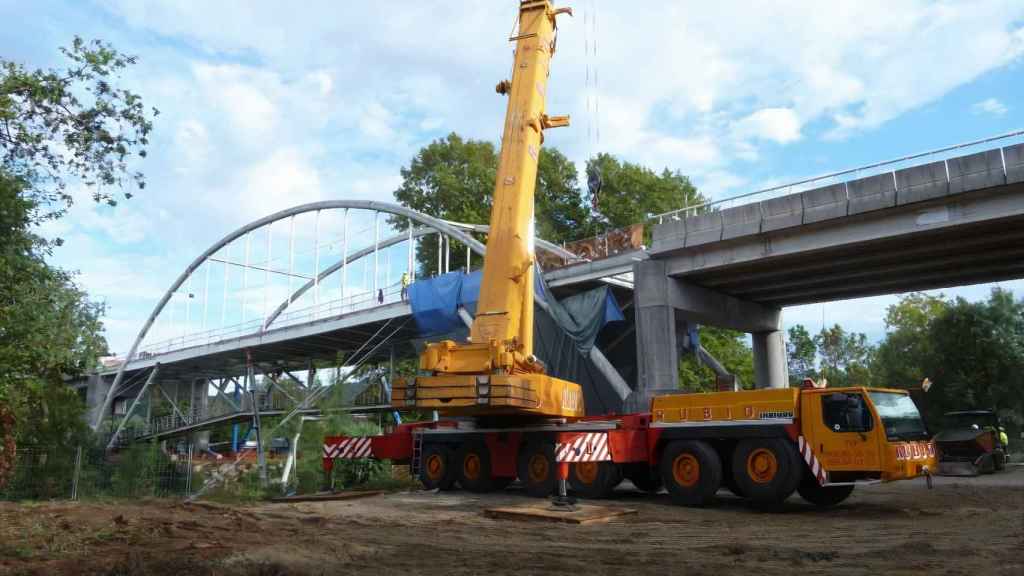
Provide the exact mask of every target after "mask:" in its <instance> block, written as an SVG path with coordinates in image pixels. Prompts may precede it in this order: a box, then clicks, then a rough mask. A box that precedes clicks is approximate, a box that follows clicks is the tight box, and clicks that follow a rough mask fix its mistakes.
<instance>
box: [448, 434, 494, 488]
mask: <svg viewBox="0 0 1024 576" xmlns="http://www.w3.org/2000/svg"><path fill="white" fill-rule="evenodd" d="M453 468H455V475H456V478H458V479H459V485H460V486H462V488H463V489H465V490H469V491H470V492H490V491H491V490H493V489H494V478H492V477H491V451H490V450H488V449H487V445H486V444H484V443H483V442H477V441H469V442H465V443H463V444H462V446H460V447H459V449H458V450H457V451H456V452H455V461H454V465H453Z"/></svg>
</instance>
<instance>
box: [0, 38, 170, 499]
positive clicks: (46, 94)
mask: <svg viewBox="0 0 1024 576" xmlns="http://www.w3.org/2000/svg"><path fill="white" fill-rule="evenodd" d="M61 52H62V53H63V54H64V55H65V56H66V57H67V59H68V60H69V64H68V67H67V68H65V69H62V70H45V71H44V70H31V71H30V70H28V69H26V68H25V67H24V66H23V65H21V64H18V63H14V62H9V61H6V60H2V59H0V367H2V370H0V423H2V426H0V427H2V428H3V429H4V430H0V445H2V446H3V448H2V449H0V477H2V476H3V475H4V471H5V470H7V471H9V470H10V465H11V463H12V462H13V460H12V458H13V456H14V449H13V446H14V444H13V437H14V436H17V437H18V438H19V439H21V440H26V441H30V442H43V443H59V444H63V443H68V442H70V441H71V440H73V439H78V440H80V441H81V440H82V439H83V438H82V434H84V433H85V432H84V426H85V423H84V420H83V419H82V416H83V412H84V406H83V405H82V403H81V402H80V401H79V399H78V398H77V395H76V394H75V393H74V392H73V391H71V390H69V389H67V388H65V387H64V378H65V377H68V376H75V375H78V374H81V373H83V372H85V371H87V370H89V369H92V368H93V367H94V366H95V362H96V358H97V356H99V355H100V354H103V353H105V352H106V342H105V341H104V339H103V336H102V324H101V323H100V320H99V318H100V316H101V315H102V307H101V306H100V305H98V304H96V303H93V302H91V301H90V300H89V299H88V297H87V295H86V294H85V293H84V292H83V291H82V290H81V289H79V288H78V287H77V286H76V285H75V283H74V279H73V276H72V274H70V273H68V272H65V271H63V270H60V269H58V268H54V267H51V266H50V265H48V264H47V262H46V259H45V258H46V256H48V255H49V254H50V253H51V251H52V250H53V249H54V248H55V247H56V246H57V245H59V244H60V242H59V241H55V242H50V241H47V240H45V239H43V238H40V237H39V236H37V235H35V234H33V233H32V227H33V226H34V225H35V224H38V223H39V222H40V221H41V220H44V219H52V218H59V217H60V216H62V215H63V214H64V213H65V212H66V210H67V208H68V206H70V205H71V201H72V196H71V194H69V193H68V192H67V185H68V182H69V181H74V182H78V183H81V184H82V185H84V186H88V187H90V188H91V189H92V195H93V199H94V200H95V201H97V202H106V203H108V204H114V203H115V202H116V200H115V197H114V194H113V193H112V192H111V191H110V189H109V187H111V186H115V185H117V186H127V185H128V184H129V183H131V184H134V185H135V186H137V187H139V188H142V187H143V186H144V184H145V180H144V177H143V175H142V174H141V173H140V172H133V171H132V169H131V162H130V158H131V157H132V156H135V155H138V156H139V157H144V156H145V155H146V146H147V145H148V136H149V133H150V131H151V130H152V119H151V118H152V117H153V116H155V115H156V114H158V112H157V111H156V109H153V110H152V111H151V113H149V112H147V111H146V110H145V108H144V106H143V104H142V100H141V98H140V97H139V96H138V95H136V94H134V93H133V92H131V91H129V90H126V89H123V88H119V87H117V85H116V81H117V80H118V74H119V73H120V72H121V71H122V70H124V69H125V68H127V67H128V66H129V65H131V64H134V63H135V58H134V57H131V56H126V55H124V54H121V53H120V52H118V51H116V50H114V49H113V48H112V47H111V46H110V45H109V44H106V43H104V42H100V41H98V40H97V41H92V42H85V41H83V40H82V39H80V38H75V40H74V42H73V43H72V46H71V47H70V48H62V49H61ZM124 195H125V197H130V196H131V194H130V192H125V193H124ZM29 415H31V417H28V416H29ZM12 429H13V434H12ZM0 481H2V478H0Z"/></svg>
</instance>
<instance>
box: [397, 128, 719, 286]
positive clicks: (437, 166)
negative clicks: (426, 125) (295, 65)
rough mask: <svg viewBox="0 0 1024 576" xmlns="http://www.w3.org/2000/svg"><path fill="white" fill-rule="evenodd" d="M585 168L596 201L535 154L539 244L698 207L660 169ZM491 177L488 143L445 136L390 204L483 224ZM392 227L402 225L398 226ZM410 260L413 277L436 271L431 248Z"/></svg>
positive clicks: (606, 161)
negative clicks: (416, 267) (596, 184)
mask: <svg viewBox="0 0 1024 576" xmlns="http://www.w3.org/2000/svg"><path fill="white" fill-rule="evenodd" d="M588 169H590V170H596V171H597V172H598V173H600V174H601V178H602V182H603V184H602V186H601V189H600V192H599V193H598V194H597V196H596V201H595V197H594V196H593V195H592V194H591V193H590V192H587V193H586V194H585V193H584V192H583V191H582V189H581V187H580V182H579V174H578V171H577V169H576V165H575V164H574V163H573V162H571V161H570V160H569V159H568V158H566V157H565V155H564V154H562V153H561V152H559V151H558V150H557V149H556V148H553V147H550V146H547V147H544V148H542V149H541V152H540V157H539V158H538V165H537V189H536V197H535V203H536V210H535V213H536V231H537V235H538V236H539V237H541V238H543V239H545V240H548V241H550V242H554V243H561V242H570V241H573V240H579V239H582V238H588V237H591V236H595V235H597V234H599V233H601V232H604V231H605V230H608V229H610V228H619V227H623V226H627V225H630V224H636V223H638V222H643V221H644V219H645V218H647V217H648V216H650V215H652V214H656V213H660V212H665V211H668V210H672V209H675V208H679V207H681V206H684V205H693V204H696V203H699V202H702V201H704V197H703V196H701V195H700V194H698V193H697V190H696V188H694V186H693V184H691V183H690V180H689V179H688V178H687V177H685V176H683V175H681V174H680V173H678V172H672V171H669V170H667V169H666V170H664V171H662V173H661V174H657V173H655V172H654V171H652V170H650V169H648V168H645V167H642V166H639V165H637V164H632V163H629V162H623V161H620V160H618V159H616V158H615V157H613V156H610V155H608V154H600V155H598V156H596V157H595V158H593V159H591V160H590V161H589V162H588ZM497 170H498V151H497V150H496V149H495V147H494V145H493V144H491V143H490V142H484V141H481V140H472V139H464V138H462V137H461V136H459V135H457V134H454V133H452V134H449V135H448V136H446V137H444V138H441V139H438V140H435V141H434V142H431V143H430V144H428V145H427V146H425V147H423V148H422V149H421V150H420V151H419V152H418V153H417V154H416V156H415V157H414V158H413V159H412V161H411V162H410V163H409V166H408V167H405V168H403V169H402V184H401V185H400V186H399V188H398V190H396V191H395V198H396V199H397V200H398V201H399V202H400V203H402V204H403V205H404V206H408V207H410V208H413V209H416V210H419V211H422V212H426V213H428V214H431V215H433V216H438V217H440V218H444V219H447V220H456V221H461V222H469V223H485V222H488V221H489V220H490V215H491V214H490V212H491V203H492V195H493V192H494V180H495V176H496V174H497ZM392 223H393V224H396V225H401V226H404V225H405V224H404V223H401V222H400V219H392ZM462 250H464V247H461V246H453V247H452V248H451V251H452V254H453V255H455V254H461V251H462ZM417 260H418V262H419V263H420V273H421V274H423V273H427V274H429V273H431V272H432V271H434V270H436V268H437V244H436V243H431V242H429V241H428V242H421V243H420V245H419V247H418V248H417ZM455 262H459V263H462V262H463V260H462V259H461V258H455V257H454V256H453V264H452V266H451V268H457V267H458V265H456V264H455ZM474 265H475V264H474Z"/></svg>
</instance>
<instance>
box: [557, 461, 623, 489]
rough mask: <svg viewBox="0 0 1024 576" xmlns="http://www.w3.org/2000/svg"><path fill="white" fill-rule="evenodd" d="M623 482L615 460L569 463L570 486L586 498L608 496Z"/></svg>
mask: <svg viewBox="0 0 1024 576" xmlns="http://www.w3.org/2000/svg"><path fill="white" fill-rule="evenodd" d="M619 482H622V472H621V471H620V470H619V465H618V464H616V463H614V462H577V463H573V464H570V465H569V486H570V487H571V488H572V489H573V491H574V492H576V493H577V494H579V495H580V496H582V497H584V498H607V497H608V496H610V495H611V493H612V490H614V489H615V487H616V486H618V485H619Z"/></svg>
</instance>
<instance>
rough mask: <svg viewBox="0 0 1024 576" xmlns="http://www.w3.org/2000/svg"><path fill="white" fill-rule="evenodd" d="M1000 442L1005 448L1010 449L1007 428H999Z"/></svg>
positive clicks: (1007, 450)
mask: <svg viewBox="0 0 1024 576" xmlns="http://www.w3.org/2000/svg"><path fill="white" fill-rule="evenodd" d="M999 443H1000V444H1002V445H1003V450H1005V451H1006V452H1009V451H1010V437H1009V436H1007V435H1006V428H1000V429H999Z"/></svg>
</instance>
